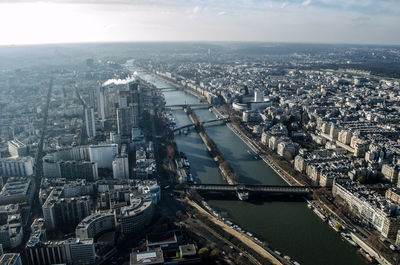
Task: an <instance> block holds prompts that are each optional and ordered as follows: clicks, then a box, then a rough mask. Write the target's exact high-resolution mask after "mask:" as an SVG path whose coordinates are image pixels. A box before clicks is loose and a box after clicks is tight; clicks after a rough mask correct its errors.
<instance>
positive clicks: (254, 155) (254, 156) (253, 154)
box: [247, 150, 260, 160]
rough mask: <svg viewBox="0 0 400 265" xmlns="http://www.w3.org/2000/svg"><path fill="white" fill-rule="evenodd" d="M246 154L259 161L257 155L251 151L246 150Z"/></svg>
mask: <svg viewBox="0 0 400 265" xmlns="http://www.w3.org/2000/svg"><path fill="white" fill-rule="evenodd" d="M247 153H248V154H249V155H250V156H251V157H252V158H254V159H255V160H258V159H260V156H259V154H257V153H255V152H253V151H251V150H247Z"/></svg>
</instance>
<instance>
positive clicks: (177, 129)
mask: <svg viewBox="0 0 400 265" xmlns="http://www.w3.org/2000/svg"><path fill="white" fill-rule="evenodd" d="M230 121H231V119H230V118H219V119H213V120H208V121H202V122H200V123H201V124H202V125H205V124H209V123H214V122H223V123H226V122H230ZM194 126H195V124H193V123H191V124H187V125H184V126H181V127H178V128H175V129H174V130H173V132H177V131H180V130H183V129H186V128H190V127H194Z"/></svg>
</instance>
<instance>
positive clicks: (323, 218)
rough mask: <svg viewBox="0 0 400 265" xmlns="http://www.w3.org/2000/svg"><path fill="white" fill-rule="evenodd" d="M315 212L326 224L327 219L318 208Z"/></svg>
mask: <svg viewBox="0 0 400 265" xmlns="http://www.w3.org/2000/svg"><path fill="white" fill-rule="evenodd" d="M313 211H314V213H315V214H316V215H317V216H318V217H319V218H321V220H322V221H324V222H326V220H327V218H326V217H325V215H323V214H322V213H321V212H320V211H319V210H318V209H317V208H314V209H313Z"/></svg>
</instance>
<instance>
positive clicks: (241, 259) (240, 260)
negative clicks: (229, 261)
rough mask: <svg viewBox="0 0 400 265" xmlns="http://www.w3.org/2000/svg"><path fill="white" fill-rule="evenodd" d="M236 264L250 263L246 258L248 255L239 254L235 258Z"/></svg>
mask: <svg viewBox="0 0 400 265" xmlns="http://www.w3.org/2000/svg"><path fill="white" fill-rule="evenodd" d="M235 264H236V265H247V264H248V260H247V259H246V257H245V256H243V255H242V256H238V257H237V258H236V259H235Z"/></svg>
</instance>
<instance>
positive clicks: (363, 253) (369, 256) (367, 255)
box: [360, 248, 376, 263]
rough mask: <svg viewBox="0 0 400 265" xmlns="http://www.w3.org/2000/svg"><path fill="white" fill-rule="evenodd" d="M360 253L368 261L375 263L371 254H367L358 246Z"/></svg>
mask: <svg viewBox="0 0 400 265" xmlns="http://www.w3.org/2000/svg"><path fill="white" fill-rule="evenodd" d="M360 254H361V255H363V257H364V258H366V259H367V260H368V261H369V262H371V263H375V262H376V260H375V259H374V258H373V257H371V255H369V254H368V253H367V252H365V251H364V250H363V249H362V248H360Z"/></svg>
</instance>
